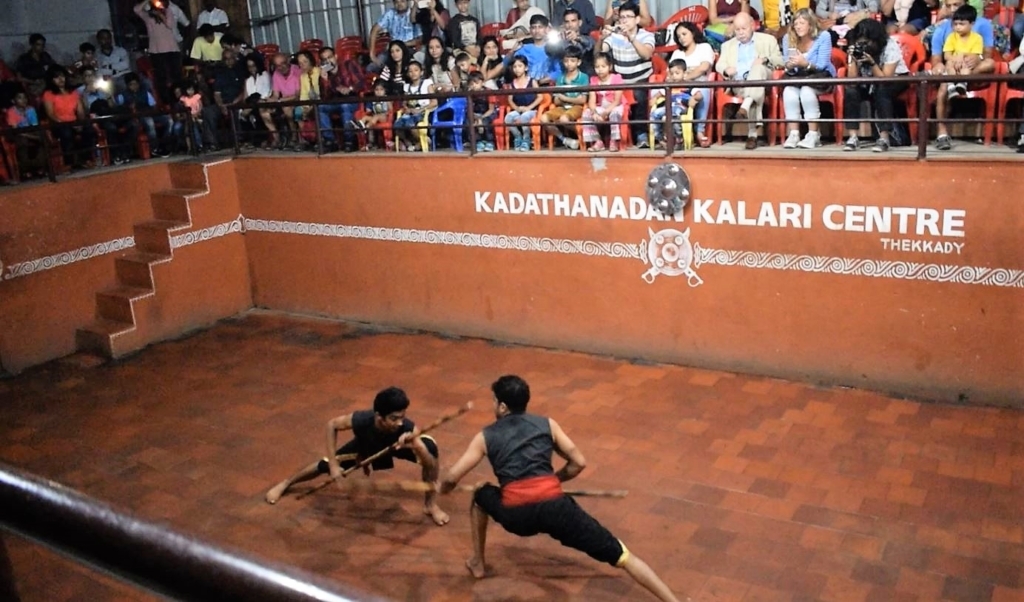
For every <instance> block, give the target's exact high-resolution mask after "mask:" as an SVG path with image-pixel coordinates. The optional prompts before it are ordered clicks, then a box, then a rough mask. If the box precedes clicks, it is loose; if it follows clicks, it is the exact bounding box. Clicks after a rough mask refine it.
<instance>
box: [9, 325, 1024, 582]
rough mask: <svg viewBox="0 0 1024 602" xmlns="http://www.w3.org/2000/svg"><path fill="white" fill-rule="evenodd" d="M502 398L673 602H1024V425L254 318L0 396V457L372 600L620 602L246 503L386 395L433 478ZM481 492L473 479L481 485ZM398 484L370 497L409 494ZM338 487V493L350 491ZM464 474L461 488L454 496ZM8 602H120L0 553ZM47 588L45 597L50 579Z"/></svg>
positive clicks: (57, 569) (414, 512)
mask: <svg viewBox="0 0 1024 602" xmlns="http://www.w3.org/2000/svg"><path fill="white" fill-rule="evenodd" d="M505 372H516V373H519V374H521V375H523V376H524V377H525V378H527V379H528V380H529V382H530V384H531V386H532V389H533V392H534V399H535V402H534V408H535V410H536V411H538V412H542V413H545V414H550V415H552V416H554V417H556V418H557V419H558V420H559V421H560V422H561V423H562V424H563V425H564V426H565V427H566V429H567V431H568V432H569V434H570V435H571V436H572V437H573V438H574V439H575V441H576V442H577V443H578V444H579V445H580V446H581V448H582V449H583V451H584V452H585V453H586V455H587V458H588V460H589V467H588V469H587V471H586V472H585V473H584V476H583V477H581V479H580V481H579V483H578V484H579V486H581V487H590V488H627V489H629V490H630V495H629V497H628V498H626V499H625V500H586V501H584V502H583V504H584V505H585V506H586V507H587V508H588V509H590V510H591V511H592V512H593V513H594V514H595V515H596V516H597V517H598V518H600V519H601V520H602V521H603V522H604V523H605V524H607V525H608V526H609V527H610V528H611V529H612V530H613V532H615V533H616V534H617V535H618V536H619V537H621V538H622V539H623V540H624V541H626V542H627V544H628V545H630V547H631V548H632V549H633V550H634V551H635V552H637V553H638V554H640V555H641V556H643V557H644V558H645V559H647V560H648V561H649V562H650V564H652V565H653V566H654V567H655V568H656V570H658V571H659V572H660V573H661V574H662V575H663V576H664V578H665V580H666V581H667V582H668V583H669V584H670V585H671V586H672V587H673V588H674V589H675V590H676V591H678V592H679V593H681V594H689V595H691V596H692V597H693V598H694V599H696V600H721V601H733V600H746V601H755V600H757V601H762V600H763V601H767V600H791V601H794V602H796V601H807V600H827V601H837V602H838V601H847V600H851V601H867V600H898V601H903V600H907V601H911V600H939V599H946V600H971V601H977V600H982V601H984V600H996V601H1009V600H1024V572H1022V569H1024V503H1022V500H1024V413H1021V412H1016V411H1011V410H1002V409H977V408H957V407H949V406H940V405H929V404H925V405H922V404H918V403H912V402H907V401H900V400H894V399H889V398H886V397H883V396H881V395H877V394H873V393H864V392H858V391H849V390H832V389H817V388H813V387H808V386H804V385H801V384H796V383H790V382H783V381H776V380H768V379H762V378H753V377H743V376H736V375H732V374H725V373H718V372H708V371H702V370H693V369H689V368H681V367H673V366H646V365H635V364H631V363H628V362H623V361H614V360H611V359H607V358H598V357H591V356H586V355H581V354H573V353H558V352H551V351H543V350H537V349H529V348H522V347H506V346H499V345H493V344H489V343H487V342H483V341H476V340H469V341H461V340H452V339H445V338H440V337H434V336H419V335H407V334H387V333H373V332H367V331H362V330H357V329H355V328H354V327H352V326H346V325H343V324H339V323H334V322H326V321H315V320H308V319H297V318H292V317H286V316H280V315H273V314H262V313H253V314H249V315H246V316H243V317H240V318H238V319H234V320H229V321H226V322H224V323H222V324H220V325H218V326H216V327H215V328H212V329H210V330H208V331H205V332H202V333H199V334H196V335H194V336H191V337H189V338H186V339H183V340H179V341H174V342H169V343H165V344H161V345H158V346H156V347H153V348H150V349H148V350H146V351H144V352H142V353H141V354H139V355H138V356H136V357H134V358H131V359H129V360H127V361H123V362H120V363H117V364H110V365H104V366H99V367H92V368H89V367H83V366H81V365H78V364H77V363H76V362H74V361H63V362H55V363H53V364H50V365H48V366H45V367H43V368H41V369H38V370H36V371H33V372H31V373H29V374H25V375H23V376H21V377H19V378H16V379H12V380H7V381H0V398H2V399H3V412H4V420H3V421H2V424H0V458H3V459H4V460H6V461H8V462H12V463H14V464H17V465H19V466H23V467H25V468H27V469H29V470H32V471H35V472H37V473H39V474H42V475H44V476H47V477H50V478H53V479H56V480H59V481H62V482H64V483H66V484H68V485H71V486H73V487H76V488H79V489H80V490H82V491H84V492H86V493H88V494H91V495H94V496H96V497H98V498H101V499H104V500H107V501H110V502H113V503H115V504H118V505H120V506H123V507H125V508H128V509H130V510H133V511H135V512H136V513H137V514H139V515H141V516H143V517H146V518H150V519H154V520H158V521H164V522H166V523H169V524H170V525H172V526H174V527H177V528H180V529H183V530H186V531H189V532H192V533H196V534H200V535H202V536H205V537H207V538H210V539H212V540H214V541H216V542H219V543H221V544H227V545H231V546H236V547H239V548H242V549H245V550H248V551H250V552H252V553H254V554H257V555H261V556H263V557H266V558H268V559H273V560H277V561H281V562H285V563H288V564H292V565H295V566H298V567H302V568H305V569H307V570H311V571H315V572H317V573H320V574H323V575H327V576H329V577H332V578H334V579H337V580H340V581H344V582H346V583H349V584H352V585H355V586H357V587H360V588H363V589H365V590H368V591H372V592H375V593H380V594H384V595H386V596H389V597H391V598H393V599H395V600H438V601H449V600H451V601H462V600H512V599H515V600H586V601H588V602H591V601H595V602H600V601H611V600H642V599H645V597H644V596H643V594H642V592H641V591H640V590H638V589H637V588H636V587H633V586H632V585H631V584H630V583H629V582H628V580H626V579H625V578H623V577H621V576H620V575H619V574H618V573H617V572H616V571H615V570H613V569H611V568H608V567H605V566H601V565H598V564H596V563H594V562H592V561H591V560H589V559H588V558H586V557H584V556H582V555H581V554H578V553H576V552H573V551H570V550H566V549H563V548H561V547H559V546H558V545H557V544H556V543H554V542H552V541H550V540H547V539H544V538H533V539H529V540H523V539H518V538H515V537H512V536H510V535H508V534H505V533H501V532H499V531H492V535H491V538H490V550H491V553H490V557H489V562H490V563H491V564H493V565H494V568H495V569H496V572H497V573H496V576H495V577H493V578H490V579H486V580H484V581H481V582H476V583H474V582H473V581H472V580H471V579H470V578H469V577H468V576H467V574H466V573H465V570H464V569H463V568H462V561H463V560H464V558H465V557H466V556H467V554H468V551H469V524H468V521H467V516H466V513H465V509H466V503H467V498H466V497H465V495H464V494H463V495H462V496H461V497H459V496H456V497H452V498H448V499H446V500H445V502H444V503H445V505H446V507H447V508H448V509H449V510H450V511H451V512H452V513H453V520H452V522H451V524H450V525H448V526H447V527H444V528H437V527H434V526H433V525H432V524H430V523H429V522H428V521H427V520H426V519H425V517H424V516H422V515H421V513H420V503H421V502H420V500H419V499H418V498H417V497H416V496H415V495H383V494H369V493H362V494H356V495H351V496H350V495H348V494H346V493H345V492H344V491H342V490H340V489H335V488H330V489H326V490H324V491H322V492H320V493H317V494H316V495H312V496H309V497H305V498H303V499H301V500H298V499H296V498H295V497H294V496H288V497H286V498H285V499H283V500H282V501H281V502H280V503H279V504H278V505H277V506H274V507H271V506H268V505H267V504H265V503H264V502H263V501H262V494H263V492H264V490H265V489H266V488H267V487H269V486H270V485H271V484H272V483H274V482H275V481H277V480H279V479H281V478H283V477H285V476H286V475H288V474H290V473H291V472H292V471H294V470H295V469H296V468H298V467H299V466H301V465H302V464H304V463H306V462H308V461H310V460H311V459H313V458H315V457H317V456H319V455H321V454H322V451H321V449H320V446H321V445H322V443H321V441H322V437H323V436H322V432H323V425H324V422H325V421H326V420H327V419H328V418H330V417H332V416H335V415H338V414H341V413H344V412H347V411H351V410H353V409H359V408H362V407H364V406H367V405H368V404H369V403H370V401H371V400H372V397H373V394H374V393H375V392H376V391H377V390H378V389H380V388H383V387H385V386H387V385H390V384H397V385H400V386H403V387H405V388H406V389H407V390H408V392H409V393H410V396H411V397H412V399H413V404H414V405H413V407H412V411H411V416H412V417H413V418H414V419H416V420H418V421H419V422H421V423H427V422H429V421H431V420H432V419H433V418H434V417H436V416H437V415H439V414H441V413H442V412H444V411H446V410H448V409H450V408H453V407H455V406H457V405H459V404H461V403H464V402H465V401H467V400H475V401H476V402H477V409H476V410H475V411H473V412H471V413H470V414H468V415H467V416H465V417H464V418H462V419H460V420H458V421H455V422H453V423H450V424H448V425H445V426H444V427H443V428H442V429H440V430H439V431H438V432H437V436H438V439H439V441H440V444H441V446H442V454H443V456H442V460H443V461H444V462H450V461H451V460H452V459H453V457H454V456H455V454H456V453H458V452H461V450H462V449H463V447H464V446H465V445H466V444H467V443H468V441H469V438H470V437H471V436H472V434H474V433H475V432H476V431H477V430H478V429H479V428H481V427H482V426H483V425H485V424H487V423H488V422H489V420H490V419H491V416H490V413H489V411H490V404H489V392H488V385H489V383H490V381H491V380H492V379H493V378H494V377H496V376H498V375H500V374H502V373H505ZM480 474H481V476H483V475H484V474H485V473H484V470H483V469H481V473H480ZM415 477H416V471H415V470H414V469H412V467H406V466H402V467H400V468H399V469H397V470H395V471H394V472H393V474H388V475H377V477H375V478H384V479H395V478H402V479H412V478H415ZM360 478H362V477H360ZM471 478H473V477H472V476H471ZM9 547H10V548H11V554H10V555H11V559H12V562H13V564H14V566H15V571H16V573H17V575H18V577H19V583H20V586H21V588H22V590H23V594H24V600H26V601H32V600H40V601H46V602H51V601H60V600H90V601H98V600H135V599H139V600H141V599H145V597H144V596H142V595H138V594H133V593H132V592H131V591H130V590H128V589H126V588H125V587H124V586H121V585H119V584H117V583H114V582H111V581H109V580H105V579H102V580H99V581H97V580H96V579H97V578H96V577H95V576H94V575H92V574H90V573H89V572H88V571H87V570H86V569H84V568H80V567H74V566H73V565H69V564H67V563H66V562H65V561H63V560H60V559H57V558H56V557H54V556H52V555H50V554H44V553H43V552H41V551H40V550H39V549H38V548H35V547H33V546H30V545H29V544H26V543H24V542H21V541H19V540H9ZM52 575H60V578H51V577H50V576H52Z"/></svg>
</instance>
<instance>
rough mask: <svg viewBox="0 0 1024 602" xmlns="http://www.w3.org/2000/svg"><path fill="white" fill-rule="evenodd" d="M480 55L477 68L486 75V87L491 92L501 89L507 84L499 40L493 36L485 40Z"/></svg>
mask: <svg viewBox="0 0 1024 602" xmlns="http://www.w3.org/2000/svg"><path fill="white" fill-rule="evenodd" d="M480 53H481V54H480V58H479V59H478V60H477V67H478V68H479V69H480V73H483V75H484V87H485V88H487V89H489V90H498V89H500V88H501V87H502V86H503V85H504V83H505V81H504V79H505V59H503V58H501V47H500V46H499V45H498V39H497V38H495V37H492V36H488V37H486V38H484V40H483V42H482V43H481V46H480Z"/></svg>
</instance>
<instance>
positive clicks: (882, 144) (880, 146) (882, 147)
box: [871, 138, 889, 153]
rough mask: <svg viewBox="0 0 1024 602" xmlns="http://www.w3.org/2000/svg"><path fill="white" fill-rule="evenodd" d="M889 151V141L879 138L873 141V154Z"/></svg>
mask: <svg viewBox="0 0 1024 602" xmlns="http://www.w3.org/2000/svg"><path fill="white" fill-rule="evenodd" d="M887 150H889V141H888V140H886V139H885V138H879V139H878V140H875V145H874V146H872V147H871V152H873V153H884V152H886V151H887Z"/></svg>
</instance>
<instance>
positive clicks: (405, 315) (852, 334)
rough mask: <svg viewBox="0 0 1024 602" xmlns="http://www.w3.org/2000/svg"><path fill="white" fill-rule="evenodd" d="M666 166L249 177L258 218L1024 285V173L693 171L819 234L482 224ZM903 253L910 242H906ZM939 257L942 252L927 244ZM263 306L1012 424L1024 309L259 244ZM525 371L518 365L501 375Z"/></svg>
mask: <svg viewBox="0 0 1024 602" xmlns="http://www.w3.org/2000/svg"><path fill="white" fill-rule="evenodd" d="M659 163H660V161H658V160H654V159H641V158H612V159H609V160H607V161H606V162H591V161H588V160H586V159H582V158H551V157H529V158H527V157H516V158H515V159H514V160H512V159H508V158H507V157H506V158H500V157H486V158H476V159H472V160H469V159H465V158H455V157H430V156H426V157H415V159H413V158H410V157H407V156H404V157H401V158H400V157H384V158H380V157H378V158H370V157H351V158H350V157H328V158H325V159H321V160H317V161H313V160H309V159H302V158H296V159H294V160H290V159H281V158H273V159H269V158H247V159H244V160H240V161H237V162H236V170H237V174H238V183H239V194H240V197H241V208H242V211H243V213H244V214H245V215H246V217H249V218H260V219H268V220H286V221H298V222H314V223H326V224H345V225H365V226H380V227H399V228H417V229H434V230H445V231H455V232H471V233H480V234H508V235H515V236H533V237H550V238H557V239H578V240H591V241H602V242H624V243H632V244H636V243H639V242H640V241H641V240H646V239H647V238H648V226H649V225H651V226H652V227H653V228H654V229H655V230H658V229H661V228H665V227H679V229H685V228H686V227H687V226H689V227H690V228H691V241H693V242H696V243H698V244H700V245H701V246H703V247H705V248H713V249H725V250H744V251H759V252H768V253H796V254H810V255H825V256H836V257H843V258H848V259H857V258H871V259H879V260H882V259H885V260H895V261H915V262H927V263H938V264H949V265H971V266H987V267H1001V268H1008V269H1016V270H1021V269H1024V251H1022V246H1021V245H1020V244H1019V242H1018V240H1019V239H1018V233H1019V232H1021V231H1022V229H1024V211H1022V210H1021V209H1020V206H1019V203H1018V200H1019V198H1018V197H1019V194H1018V187H1019V182H1020V181H1021V180H1022V179H1024V166H1018V165H1016V164H1000V165H998V166H992V167H990V166H987V165H984V164H980V163H966V164H956V163H938V162H936V163H927V164H919V163H912V162H886V163H882V162H834V161H807V162H802V161H792V162H787V161H778V160H752V161H738V160H735V159H732V160H729V159H716V158H698V159H689V158H687V159H685V160H683V162H682V163H683V165H684V166H685V168H686V169H687V171H688V173H689V174H690V177H691V178H692V180H693V190H694V196H695V197H697V198H701V199H716V200H719V201H720V200H723V199H729V200H733V201H735V200H740V199H742V200H745V201H747V202H748V204H753V205H754V206H755V207H757V206H759V205H760V203H761V202H762V201H773V202H776V203H777V202H783V201H787V202H797V203H811V204H812V205H813V211H812V215H813V217H814V225H813V227H812V228H811V229H808V230H804V229H783V228H756V227H749V226H736V225H711V224H696V223H692V208H688V209H687V212H686V222H685V223H683V224H679V225H675V224H671V223H665V222H651V223H648V222H646V221H630V220H619V219H616V220H612V219H595V218H583V217H555V216H532V215H529V216H528V215H509V214H480V213H477V212H476V211H475V209H474V194H473V193H474V191H476V190H486V191H503V192H506V193H507V192H510V191H516V192H521V193H527V192H555V193H570V194H577V193H578V194H585V195H589V194H605V195H609V196H612V195H622V196H641V197H642V196H644V182H645V180H646V176H647V174H648V173H649V171H650V170H651V169H652V168H653V167H655V166H656V165H658V164H659ZM830 203H841V204H862V205H872V204H873V205H893V206H910V207H931V208H934V209H938V210H942V209H944V208H962V209H966V210H967V212H968V214H967V217H966V220H965V227H964V230H965V237H964V238H962V239H953V238H951V239H936V240H955V241H957V242H964V243H965V244H966V246H965V248H964V251H963V255H962V256H952V257H950V256H944V255H925V254H921V253H902V252H896V251H883V250H882V248H881V243H880V241H879V235H878V234H872V233H862V232H831V231H828V230H826V229H825V228H824V226H823V225H822V223H821V210H822V209H823V208H824V207H825V206H826V205H828V204H830ZM901 238H918V237H914V236H908V237H901ZM920 238H926V239H927V238H930V237H927V236H925V237H920ZM245 242H246V247H247V250H248V257H249V263H250V267H251V270H252V278H253V287H254V300H255V303H256V305H258V306H263V307H269V308H274V309H282V310H289V311H300V312H310V313H318V314H325V315H330V316H337V317H342V318H350V319H357V320H365V321H371V322H380V323H388V324H394V325H401V326H407V327H415V328H425V329H430V330H438V331H445V332H452V333H459V334H464V335H475V336H482V337H488V338H495V339H501V340H509V341H520V342H525V343H531V344H537V345H549V346H554V347H561V348H571V349H579V350H584V351H592V352H603V353H613V354H618V355H624V356H639V357H646V358H654V359H659V360H665V361H672V362H679V363H683V364H687V365H695V366H707V367H714V368H720V369H726V370H737V371H744V372H753V373H759V374H768V375H777V376H782V377H788V378H798V379H806V380H811V381H818V382H826V383H838V384H846V385H851V386H857V387H864V388H871V389H877V390H882V391H887V392H895V393H900V394H907V395H919V396H926V397H932V398H938V399H944V400H951V401H956V400H958V399H960V400H964V401H968V402H972V403H1000V404H1019V403H1020V399H1021V397H1022V396H1021V393H1022V391H1024V376H1022V374H1024V335H1022V334H1021V332H1022V330H1024V318H1022V311H1021V307H1024V289H1021V288H1013V289H1008V288H999V287H993V286H981V285H964V284H955V283H936V282H927V281H903V280H893V279H882V278H869V277H864V276H851V275H829V274H821V273H808V272H799V271H777V270H767V269H749V268H743V267H739V266H717V265H707V264H705V265H703V266H701V267H699V268H697V272H698V273H699V275H700V277H701V278H702V279H703V280H704V284H703V285H702V286H699V287H696V288H691V287H689V286H687V284H686V281H685V277H683V276H680V277H675V278H672V277H668V276H664V275H662V276H658V277H657V279H656V280H655V282H654V283H653V284H650V285H648V284H646V283H644V282H643V281H642V280H641V279H640V275H641V274H642V273H643V272H644V271H646V270H647V268H648V266H647V265H646V264H644V263H642V262H641V261H639V260H637V259H632V258H609V257H588V256H583V255H564V254H554V253H537V252H522V251H511V250H494V249H481V248H469V247H461V246H445V245H427V244H416V243H399V242H382V241H370V240H356V239H339V238H329V237H320V236H303V235H295V234H277V233H263V232H252V231H250V232H248V233H247V234H246V236H245ZM502 369H506V370H514V367H502Z"/></svg>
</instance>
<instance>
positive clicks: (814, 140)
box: [797, 132, 821, 148]
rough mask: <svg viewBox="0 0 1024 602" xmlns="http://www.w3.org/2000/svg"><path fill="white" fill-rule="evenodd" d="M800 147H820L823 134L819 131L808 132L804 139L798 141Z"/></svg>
mask: <svg viewBox="0 0 1024 602" xmlns="http://www.w3.org/2000/svg"><path fill="white" fill-rule="evenodd" d="M797 146H799V147H800V148H818V147H819V146H821V134H819V133H818V132H807V135H806V136H804V139H803V140H801V141H800V142H798V143H797Z"/></svg>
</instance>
